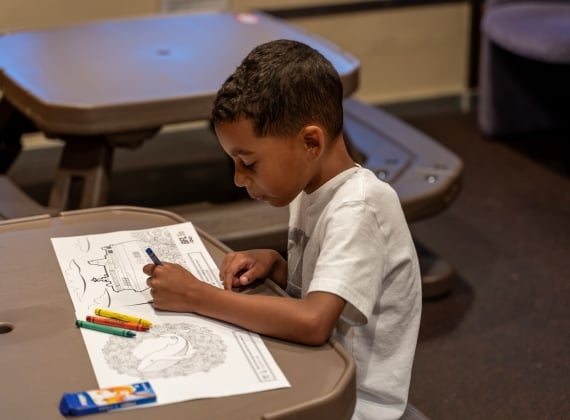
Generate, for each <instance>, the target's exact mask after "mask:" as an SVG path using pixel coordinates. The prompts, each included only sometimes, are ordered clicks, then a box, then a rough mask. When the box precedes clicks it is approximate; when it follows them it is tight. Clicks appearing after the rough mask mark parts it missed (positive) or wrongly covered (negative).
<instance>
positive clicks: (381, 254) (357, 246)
mask: <svg viewBox="0 0 570 420" xmlns="http://www.w3.org/2000/svg"><path fill="white" fill-rule="evenodd" d="M321 234H322V237H321V247H320V252H319V256H318V259H317V263H316V266H315V270H314V273H313V278H312V281H311V284H310V286H309V289H308V293H311V292H315V291H322V292H329V293H333V294H335V295H337V296H340V297H341V298H343V299H344V300H346V302H347V305H346V306H345V309H344V311H343V313H342V316H341V319H342V320H343V321H345V322H347V323H349V324H351V325H362V324H365V323H367V321H368V318H369V316H370V315H371V313H372V310H373V309H374V305H375V303H376V302H377V301H378V298H379V295H380V293H381V290H382V279H383V278H384V272H383V270H384V269H385V261H386V247H385V241H384V239H383V238H384V232H383V231H382V226H381V224H380V223H379V221H378V220H377V218H376V216H375V214H374V212H373V211H372V210H371V209H370V208H369V207H368V206H367V204H366V203H365V202H363V201H355V202H349V203H344V204H343V205H342V206H340V207H339V208H338V209H335V211H334V212H331V213H329V214H328V216H327V219H326V220H325V223H324V225H323V231H322V233H321Z"/></svg>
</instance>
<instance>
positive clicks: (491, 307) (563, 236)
mask: <svg viewBox="0 0 570 420" xmlns="http://www.w3.org/2000/svg"><path fill="white" fill-rule="evenodd" d="M408 122H410V123H412V124H413V125H414V126H416V127H417V128H419V129H421V130H422V131H424V132H425V133H427V134H428V135H430V136H432V137H433V138H434V139H437V140H438V141H440V142H441V143H442V144H444V145H446V146H447V147H448V148H449V149H450V150H451V151H453V152H455V153H456V154H457V155H459V156H460V157H461V158H462V159H463V161H464V164H465V171H464V177H463V188H462V191H461V193H460V194H459V196H458V198H457V199H456V201H455V202H454V203H453V204H452V205H451V206H450V207H449V208H448V209H446V210H445V211H444V212H442V213H440V214H439V215H437V216H436V217H434V218H431V219H428V220H424V221H421V222H416V223H414V224H413V225H412V230H413V233H414V235H415V237H416V239H418V240H419V241H420V242H421V243H423V244H424V245H427V246H429V248H430V249H431V250H433V251H435V252H436V253H438V254H439V255H441V256H444V257H445V259H446V260H447V261H448V262H450V263H451V264H452V265H453V266H455V268H456V270H457V275H456V278H455V286H454V288H453V290H452V292H451V293H450V294H449V295H447V296H444V297H441V298H439V299H436V300H431V301H425V302H424V309H423V320H422V325H421V331H420V341H419V345H418V349H417V356H416V361H415V367H414V373H413V379H412V386H411V390H410V399H411V401H412V403H413V404H415V405H416V406H417V407H418V408H420V409H421V410H422V411H423V412H424V413H425V414H427V415H428V416H430V417H431V418H433V419H462V418H466V419H570V398H569V395H570V369H569V366H570V365H569V351H568V349H569V345H570V340H569V338H570V334H569V333H570V309H569V308H570V299H569V298H570V281H569V280H570V275H569V273H570V223H569V222H570V177H569V175H570V171H569V169H570V155H569V154H568V153H566V154H564V153H563V151H564V149H566V151H567V150H568V149H567V146H566V145H565V144H561V143H547V141H543V142H535V143H534V144H533V143H531V142H526V141H525V142H524V144H522V145H521V144H517V147H514V145H515V144H516V143H513V142H512V141H511V142H509V143H504V142H500V143H499V142H492V141H487V140H485V139H483V138H482V137H481V135H480V134H479V132H478V130H477V127H476V123H475V118H474V116H473V115H443V116H431V117H416V118H409V119H408ZM566 140H567V141H570V139H566ZM541 143H542V144H541Z"/></svg>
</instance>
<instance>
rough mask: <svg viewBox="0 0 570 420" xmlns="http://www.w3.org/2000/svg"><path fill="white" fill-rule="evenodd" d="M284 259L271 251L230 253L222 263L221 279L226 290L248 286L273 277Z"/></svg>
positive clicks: (256, 250) (255, 250)
mask: <svg viewBox="0 0 570 420" xmlns="http://www.w3.org/2000/svg"><path fill="white" fill-rule="evenodd" d="M279 260H281V261H282V262H284V260H283V258H282V257H281V256H280V255H279V254H278V253H277V252H276V251H273V250H271V249H253V250H249V251H240V252H230V253H229V254H227V255H226V256H225V258H224V260H223V262H222V267H221V269H220V278H221V279H222V281H223V282H224V288H225V289H231V288H232V287H239V286H247V285H248V284H251V283H253V282H254V281H256V280H259V279H265V278H267V277H272V276H273V274H274V271H275V267H276V265H277V264H278V263H279Z"/></svg>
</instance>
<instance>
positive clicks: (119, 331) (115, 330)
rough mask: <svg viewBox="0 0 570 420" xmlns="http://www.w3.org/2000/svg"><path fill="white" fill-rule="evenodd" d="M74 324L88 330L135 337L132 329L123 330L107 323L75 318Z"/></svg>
mask: <svg viewBox="0 0 570 420" xmlns="http://www.w3.org/2000/svg"><path fill="white" fill-rule="evenodd" d="M75 325H77V326H78V327H80V328H87V329H90V330H95V331H100V332H104V333H107V334H114V335H120V336H122V337H135V336H136V333H134V332H132V331H128V330H123V329H122V328H115V327H109V326H107V325H100V324H95V323H93V322H88V321H83V320H82V319H78V320H76V321H75Z"/></svg>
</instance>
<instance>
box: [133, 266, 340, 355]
mask: <svg viewBox="0 0 570 420" xmlns="http://www.w3.org/2000/svg"><path fill="white" fill-rule="evenodd" d="M143 270H144V272H145V273H146V274H147V275H149V276H151V277H149V279H148V280H147V284H148V285H149V287H150V288H151V294H152V297H153V300H154V303H153V304H154V307H155V308H156V309H159V310H165V311H174V312H193V313H197V314H200V315H204V316H207V317H210V318H215V319H218V320H221V321H225V322H229V323H231V324H234V325H237V326H239V327H242V328H245V329H248V330H251V331H254V332H257V333H260V334H264V335H269V336H272V337H276V338H280V339H283V340H288V341H294V342H297V343H301V344H309V345H321V344H323V343H325V342H326V340H327V339H328V338H329V337H330V335H331V333H332V330H333V328H334V326H335V323H336V321H337V320H338V318H339V316H340V314H341V312H342V310H343V308H344V304H345V301H344V300H343V299H342V298H340V297H338V296H336V295H333V294H331V293H325V292H313V293H309V294H308V295H307V297H306V298H304V299H293V298H288V297H278V296H263V295H250V294H246V293H238V292H232V291H229V290H225V289H219V288H217V287H214V286H212V285H210V284H208V283H204V282H202V281H200V280H198V279H196V277H194V276H193V275H192V274H191V273H190V272H188V271H187V270H185V269H184V268H183V267H181V266H179V265H177V264H170V263H167V262H164V263H162V265H153V264H148V265H146V266H145V267H144V269H143Z"/></svg>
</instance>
